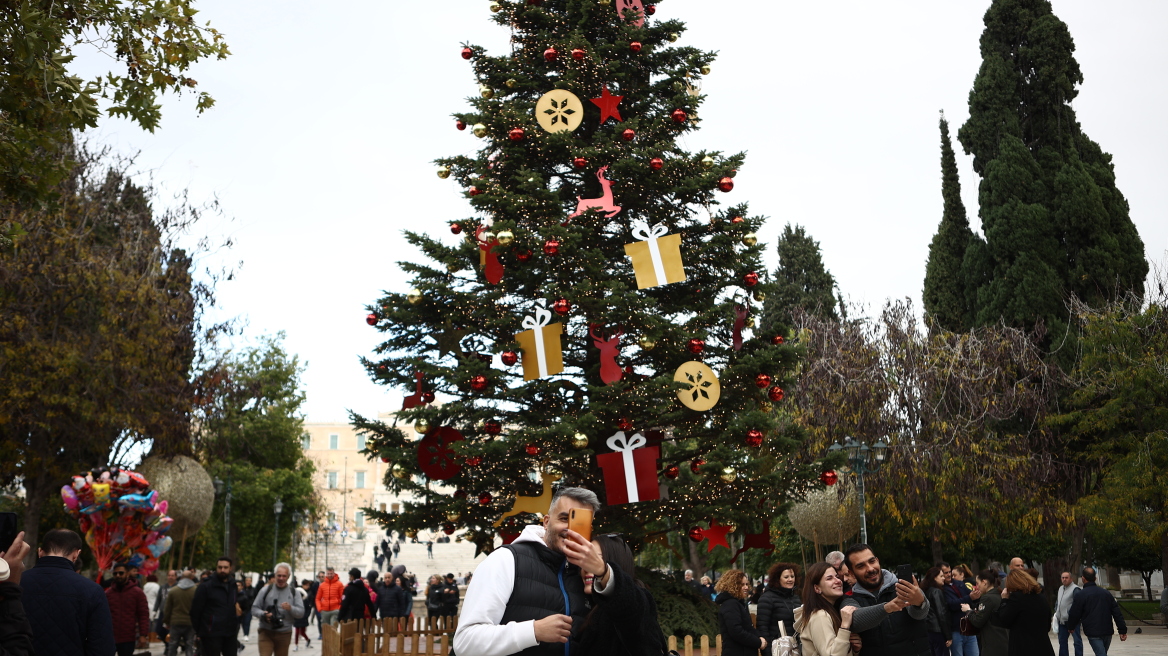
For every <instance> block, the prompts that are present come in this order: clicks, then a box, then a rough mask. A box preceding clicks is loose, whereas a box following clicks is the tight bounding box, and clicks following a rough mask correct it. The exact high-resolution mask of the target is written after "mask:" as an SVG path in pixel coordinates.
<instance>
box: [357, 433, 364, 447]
mask: <svg viewBox="0 0 1168 656" xmlns="http://www.w3.org/2000/svg"><path fill="white" fill-rule="evenodd" d="M357 450H358V451H364V450H365V436H364V435H358V436H357Z"/></svg>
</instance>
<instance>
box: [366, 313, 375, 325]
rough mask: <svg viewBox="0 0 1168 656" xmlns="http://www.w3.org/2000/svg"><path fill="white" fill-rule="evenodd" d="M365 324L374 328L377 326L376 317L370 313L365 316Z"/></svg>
mask: <svg viewBox="0 0 1168 656" xmlns="http://www.w3.org/2000/svg"><path fill="white" fill-rule="evenodd" d="M365 323H367V324H369V325H370V326H376V325H377V315H376V314H373V313H372V312H370V313H369V314H367V315H365Z"/></svg>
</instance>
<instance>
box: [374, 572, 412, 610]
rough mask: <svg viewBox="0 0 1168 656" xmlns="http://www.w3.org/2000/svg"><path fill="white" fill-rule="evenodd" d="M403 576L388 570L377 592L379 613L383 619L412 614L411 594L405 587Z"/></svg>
mask: <svg viewBox="0 0 1168 656" xmlns="http://www.w3.org/2000/svg"><path fill="white" fill-rule="evenodd" d="M404 585H405V583H404V581H402V578H401V577H400V576H399V577H396V578H395V577H394V576H393V574H392V573H389V572H387V573H386V574H385V579H384V581H383V582H382V584H381V591H380V592H378V593H377V614H378V616H379V617H381V618H382V619H387V618H393V619H400V618H403V617H409V615H410V606H411V603H410V595H409V593H408V592H406V591H405V588H404V587H403V586H404Z"/></svg>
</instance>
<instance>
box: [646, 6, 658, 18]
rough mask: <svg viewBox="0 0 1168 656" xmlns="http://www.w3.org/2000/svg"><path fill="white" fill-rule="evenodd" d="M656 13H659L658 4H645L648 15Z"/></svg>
mask: <svg viewBox="0 0 1168 656" xmlns="http://www.w3.org/2000/svg"><path fill="white" fill-rule="evenodd" d="M655 13H657V6H656V5H645V15H646V16H652V15H653V14H655Z"/></svg>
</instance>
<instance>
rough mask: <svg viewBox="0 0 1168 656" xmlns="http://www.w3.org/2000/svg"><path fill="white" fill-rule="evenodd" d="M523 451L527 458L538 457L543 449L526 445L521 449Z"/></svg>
mask: <svg viewBox="0 0 1168 656" xmlns="http://www.w3.org/2000/svg"><path fill="white" fill-rule="evenodd" d="M523 450H524V451H525V452H526V453H527V455H529V456H538V455H539V454H540V452H541V451H543V449H541V448H539V447H538V446H536V445H534V444H528V445H527V446H525V447H523Z"/></svg>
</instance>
